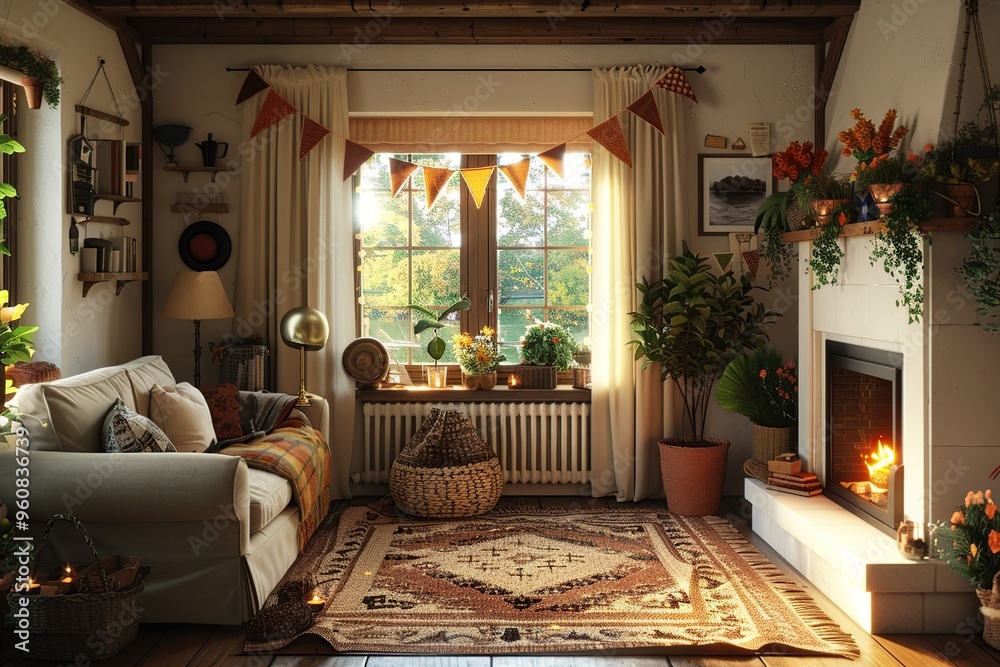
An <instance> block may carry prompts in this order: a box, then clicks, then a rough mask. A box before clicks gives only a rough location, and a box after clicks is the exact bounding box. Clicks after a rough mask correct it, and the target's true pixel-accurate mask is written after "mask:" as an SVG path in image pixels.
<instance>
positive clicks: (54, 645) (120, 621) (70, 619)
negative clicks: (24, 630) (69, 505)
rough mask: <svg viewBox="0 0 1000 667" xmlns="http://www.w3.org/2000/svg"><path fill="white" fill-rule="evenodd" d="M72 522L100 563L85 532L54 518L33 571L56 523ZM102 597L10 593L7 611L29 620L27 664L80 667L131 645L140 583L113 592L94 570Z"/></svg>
mask: <svg viewBox="0 0 1000 667" xmlns="http://www.w3.org/2000/svg"><path fill="white" fill-rule="evenodd" d="M57 519H59V520H63V521H68V522H69V523H71V524H72V525H73V526H74V527H75V528H76V529H77V531H78V532H79V533H80V535H82V536H83V539H84V541H85V542H86V543H87V546H88V547H89V548H90V552H91V553H92V554H93V556H94V561H95V562H96V563H100V562H101V557H100V555H99V554H98V553H97V548H96V547H95V546H94V543H93V541H91V539H90V536H89V535H87V531H86V529H84V527H83V525H82V524H81V523H80V522H79V521H78V520H77V518H76V517H74V516H73V515H72V514H54V515H52V518H50V519H49V523H48V525H46V527H45V532H44V533H42V540H41V542H40V545H39V547H38V552H37V554H38V555H37V558H36V561H35V564H36V565H35V567H36V570H37V567H38V565H37V564H38V562H39V561H40V560H41V556H42V553H43V552H44V550H45V540H46V538H47V537H48V535H49V530H51V529H52V526H53V524H54V523H55V522H56V520H57ZM98 574H99V576H100V579H101V585H102V587H103V589H104V591H103V592H101V593H73V594H69V595H24V594H23V593H20V592H12V593H10V594H8V595H7V603H8V604H9V605H10V608H11V610H13V611H15V612H17V611H18V610H21V609H25V608H26V609H27V612H28V618H29V619H30V620H31V643H30V647H31V652H30V653H28V654H27V655H26V657H27V658H29V659H30V660H52V661H60V662H64V661H65V662H74V663H80V662H81V658H85V659H86V661H89V662H97V661H100V660H107V659H108V658H110V657H111V656H113V655H115V654H116V653H118V651H120V650H121V649H123V648H124V647H126V646H128V645H129V644H130V643H132V641H134V640H135V638H136V635H137V633H138V631H139V617H140V616H142V589H143V584H142V581H141V580H137V581H136V582H135V583H134V584H132V585H131V586H129V587H127V588H125V589H123V590H120V591H113V590H111V587H110V585H109V583H108V577H107V574H106V573H105V572H104V570H103V569H99V570H98ZM22 602H26V604H22Z"/></svg>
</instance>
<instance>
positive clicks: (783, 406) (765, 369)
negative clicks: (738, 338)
mask: <svg viewBox="0 0 1000 667" xmlns="http://www.w3.org/2000/svg"><path fill="white" fill-rule="evenodd" d="M798 392H799V389H798V378H797V376H796V371H795V362H794V361H787V362H786V361H784V360H783V359H782V357H781V352H779V351H778V350H777V349H775V348H774V347H772V346H770V345H765V346H764V347H760V348H757V350H755V351H754V353H753V354H752V355H749V356H746V355H742V356H739V357H736V358H735V359H733V361H732V362H731V363H730V364H729V365H728V366H726V370H724V371H723V372H722V377H720V378H719V387H718V389H716V391H715V400H716V401H717V402H718V403H719V405H720V406H722V408H723V409H725V410H729V411H730V412H735V413H736V414H740V415H743V416H744V417H747V418H749V419H750V421H752V422H753V423H754V424H757V425H759V426H770V427H772V428H784V427H789V426H795V423H796V420H797V418H798V395H799V394H798Z"/></svg>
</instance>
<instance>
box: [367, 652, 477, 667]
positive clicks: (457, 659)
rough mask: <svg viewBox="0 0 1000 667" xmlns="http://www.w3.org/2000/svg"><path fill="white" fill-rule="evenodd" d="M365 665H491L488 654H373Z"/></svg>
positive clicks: (464, 666)
mask: <svg viewBox="0 0 1000 667" xmlns="http://www.w3.org/2000/svg"><path fill="white" fill-rule="evenodd" d="M365 667H490V656H488V655H445V656H438V655H407V656H390V655H373V656H369V657H368V662H367V663H366V664H365Z"/></svg>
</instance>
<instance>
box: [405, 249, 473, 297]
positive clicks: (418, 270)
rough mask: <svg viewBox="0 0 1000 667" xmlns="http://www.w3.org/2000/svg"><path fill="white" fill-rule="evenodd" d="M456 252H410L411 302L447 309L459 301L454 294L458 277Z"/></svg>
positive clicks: (457, 253)
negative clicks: (411, 254) (411, 262)
mask: <svg viewBox="0 0 1000 667" xmlns="http://www.w3.org/2000/svg"><path fill="white" fill-rule="evenodd" d="M460 263H461V256H460V251H459V250H458V249H457V248H455V249H451V248H449V249H447V250H414V251H413V268H412V272H413V303H416V304H418V305H421V306H424V307H426V308H430V307H432V306H441V307H442V308H447V307H448V306H450V305H451V304H453V303H455V302H456V301H458V300H459V299H461V298H462V295H461V294H459V293H458V286H459V278H460V275H461V264H460Z"/></svg>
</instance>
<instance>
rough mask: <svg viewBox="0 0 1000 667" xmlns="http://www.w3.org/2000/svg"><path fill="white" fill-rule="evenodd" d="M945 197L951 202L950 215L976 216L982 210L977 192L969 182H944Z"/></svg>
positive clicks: (955, 216)
mask: <svg viewBox="0 0 1000 667" xmlns="http://www.w3.org/2000/svg"><path fill="white" fill-rule="evenodd" d="M944 193H945V197H944V198H945V199H946V200H947V201H948V202H949V203H950V204H951V211H950V213H951V217H953V218H964V217H967V216H970V215H971V216H978V215H979V213H980V212H981V211H982V208H983V207H982V205H981V204H980V202H979V192H978V191H977V190H976V186H974V185H972V184H971V183H945V185H944Z"/></svg>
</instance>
